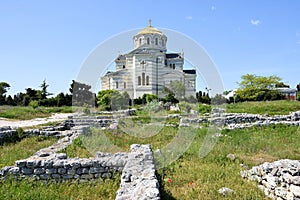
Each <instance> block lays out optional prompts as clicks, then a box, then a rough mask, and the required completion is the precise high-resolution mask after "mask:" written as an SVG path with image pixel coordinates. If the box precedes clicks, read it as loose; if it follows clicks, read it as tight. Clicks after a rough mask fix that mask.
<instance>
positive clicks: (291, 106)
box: [226, 100, 300, 115]
mask: <svg viewBox="0 0 300 200" xmlns="http://www.w3.org/2000/svg"><path fill="white" fill-rule="evenodd" d="M298 110H300V101H286V100H281V101H261V102H242V103H235V104H227V105H226V112H229V113H253V114H269V115H286V114H289V112H292V111H298Z"/></svg>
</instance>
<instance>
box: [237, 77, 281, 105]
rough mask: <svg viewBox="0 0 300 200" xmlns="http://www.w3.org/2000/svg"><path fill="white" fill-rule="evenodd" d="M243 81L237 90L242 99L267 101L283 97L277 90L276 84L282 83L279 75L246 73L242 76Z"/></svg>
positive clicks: (238, 97) (239, 97)
mask: <svg viewBox="0 0 300 200" xmlns="http://www.w3.org/2000/svg"><path fill="white" fill-rule="evenodd" d="M241 79H242V81H241V82H240V83H238V84H239V88H238V90H237V91H236V94H237V99H239V100H241V101H263V100H264V101H265V100H277V99H281V98H282V95H280V94H279V92H278V91H275V90H274V89H275V88H276V85H280V84H281V82H280V81H281V78H280V77H278V76H274V75H273V76H256V75H254V74H246V75H243V76H242V77H241Z"/></svg>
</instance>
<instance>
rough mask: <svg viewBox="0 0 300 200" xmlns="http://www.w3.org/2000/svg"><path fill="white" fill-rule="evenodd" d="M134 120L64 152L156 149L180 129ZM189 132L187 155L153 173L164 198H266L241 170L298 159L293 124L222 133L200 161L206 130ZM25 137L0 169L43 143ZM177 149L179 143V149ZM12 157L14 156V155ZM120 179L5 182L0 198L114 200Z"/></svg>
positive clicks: (7, 152)
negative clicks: (137, 147) (146, 146)
mask: <svg viewBox="0 0 300 200" xmlns="http://www.w3.org/2000/svg"><path fill="white" fill-rule="evenodd" d="M276 107H280V108H281V109H278V108H276ZM296 110H300V105H299V102H292V101H277V102H260V103H256V102H245V103H241V104H230V105H228V108H227V112H249V113H259V114H288V113H289V112H290V111H296ZM132 120H133V121H134V122H135V124H138V125H136V126H133V127H131V129H130V130H131V132H128V129H126V127H123V128H124V129H122V128H121V130H120V129H119V130H115V131H104V130H100V129H92V131H91V134H90V135H89V136H82V137H80V138H79V139H76V140H75V142H74V143H73V144H72V145H70V146H69V147H68V148H67V149H65V150H63V151H62V152H65V153H67V155H68V156H70V157H89V156H92V155H94V154H95V152H97V151H103V152H112V153H114V152H118V151H129V147H130V145H131V144H134V143H140V144H148V143H150V144H151V146H152V149H153V150H154V151H155V150H156V149H162V148H163V147H165V146H166V145H167V144H169V143H170V142H172V140H173V139H174V138H176V136H177V135H178V133H179V132H178V127H158V128H157V127H146V128H145V126H144V125H145V124H147V123H148V122H149V120H150V119H149V118H147V116H144V115H143V116H142V117H140V118H139V116H135V117H134V118H133V119H132ZM168 122H169V123H178V120H177V119H172V120H169V121H168ZM142 128H143V129H142ZM151 131H154V133H155V134H154V133H152V136H151V137H141V135H138V134H144V133H143V132H146V133H147V132H149V133H151ZM155 131H157V133H156V132H155ZM189 132H190V133H191V134H193V135H194V139H193V141H192V143H191V144H190V145H189V147H188V149H187V151H185V152H184V153H183V154H182V155H181V156H180V157H179V159H178V160H176V161H175V162H173V163H171V164H170V165H168V166H166V167H164V168H160V169H158V171H157V177H158V179H159V182H160V187H161V195H162V199H200V200H202V199H203V200H211V199H249V200H250V199H266V198H265V196H264V194H263V192H261V191H260V190H259V189H258V188H257V184H256V183H255V182H250V181H248V180H246V179H243V178H242V177H241V176H240V171H241V170H244V169H247V168H251V167H252V166H254V165H258V164H261V163H263V162H266V161H270V162H271V161H275V160H278V159H286V158H289V159H298V160H299V159H300V143H299V141H300V128H299V127H295V126H287V125H272V126H269V127H252V128H247V129H242V130H226V129H225V130H222V134H223V135H224V137H220V138H219V140H218V141H217V143H216V145H215V146H214V148H213V149H212V151H211V152H210V153H209V154H208V155H207V156H206V157H204V158H200V157H199V152H200V149H201V148H202V145H203V141H204V140H205V137H206V134H207V128H202V129H191V130H189ZM147 134H148V133H147ZM137 136H139V137H137ZM28 139H30V140H32V141H31V142H30V143H29V144H27V143H24V144H23V143H22V142H26V140H27V139H25V140H23V141H21V142H20V143H16V144H10V145H5V146H1V147H0V161H1V162H0V166H4V165H8V164H9V163H14V160H17V159H22V158H26V157H28V155H31V154H32V152H29V151H31V148H32V147H34V148H35V149H39V148H41V147H35V146H38V144H39V143H40V142H46V141H47V140H46V141H40V142H39V141H34V140H33V138H28ZM51 142H54V141H50V143H51ZM49 145H50V144H49ZM45 146H48V144H47V145H46V144H45ZM180 146H181V145H180V144H179V145H178V148H180ZM16 152H17V153H16ZM33 152H34V151H33ZM14 154H17V155H18V156H17V157H13V156H14ZM228 154H234V155H235V156H236V159H235V160H230V159H228V158H227V155H228ZM8 158H9V159H8ZM7 160H9V161H7ZM2 163H4V164H2ZM119 178H120V177H119V176H117V177H116V178H115V179H111V180H105V183H103V180H98V181H95V182H91V183H81V184H78V183H74V182H65V183H48V184H45V183H43V182H41V181H37V182H35V181H32V180H25V181H24V180H23V181H17V180H13V179H9V180H6V181H0V199H114V198H115V192H116V191H117V189H118V187H119V183H120V180H119ZM221 187H228V188H231V189H233V190H234V193H232V194H230V195H228V196H223V195H221V194H219V193H218V189H220V188H221Z"/></svg>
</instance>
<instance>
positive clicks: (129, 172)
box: [116, 144, 160, 200]
mask: <svg viewBox="0 0 300 200" xmlns="http://www.w3.org/2000/svg"><path fill="white" fill-rule="evenodd" d="M130 152H131V153H130V154H129V155H128V156H129V157H128V161H127V163H126V165H125V167H124V169H123V172H122V176H121V184H120V188H119V190H118V192H117V197H116V200H125V199H132V200H139V199H152V200H159V199H160V194H159V183H158V180H157V179H156V175H155V166H154V158H153V152H152V150H151V148H150V145H139V144H134V145H131V147H130Z"/></svg>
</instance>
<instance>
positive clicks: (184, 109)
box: [178, 101, 192, 113]
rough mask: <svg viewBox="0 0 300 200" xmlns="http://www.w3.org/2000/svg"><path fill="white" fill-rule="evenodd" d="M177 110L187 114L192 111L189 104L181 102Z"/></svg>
mask: <svg viewBox="0 0 300 200" xmlns="http://www.w3.org/2000/svg"><path fill="white" fill-rule="evenodd" d="M178 106H179V109H180V111H181V112H186V113H189V112H190V111H191V109H192V106H191V104H189V103H188V102H185V101H182V102H179V103H178Z"/></svg>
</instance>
